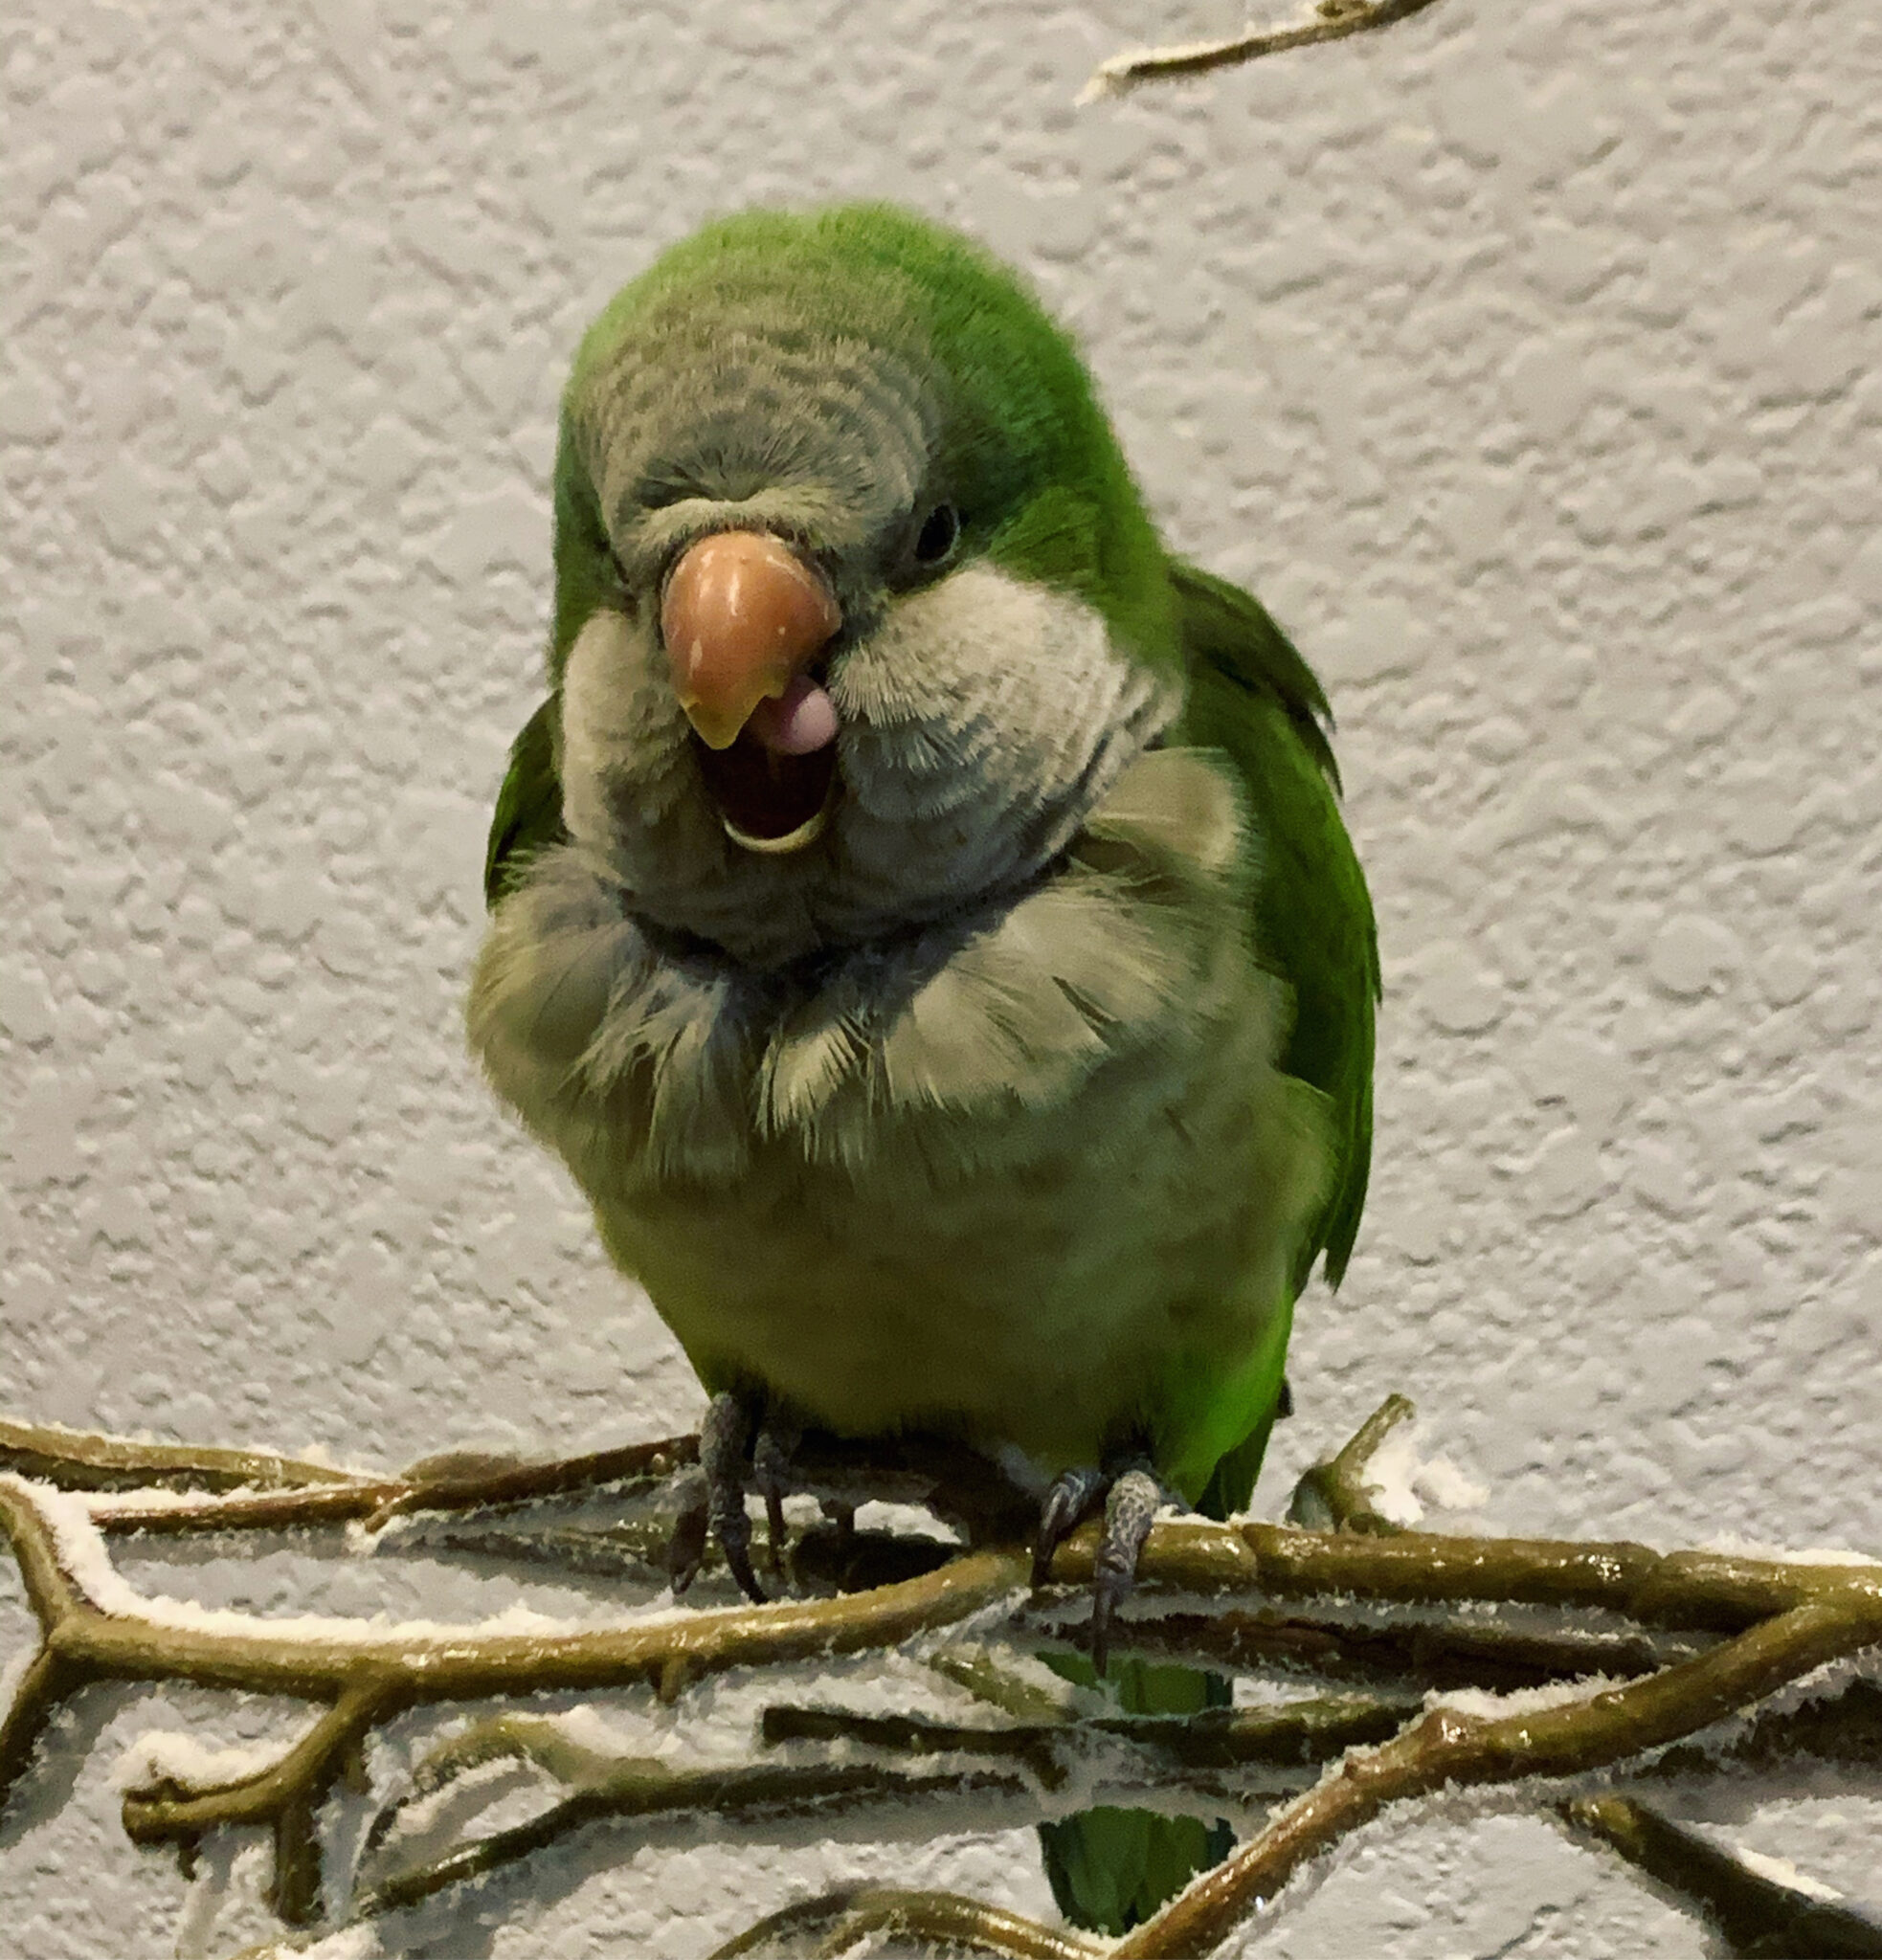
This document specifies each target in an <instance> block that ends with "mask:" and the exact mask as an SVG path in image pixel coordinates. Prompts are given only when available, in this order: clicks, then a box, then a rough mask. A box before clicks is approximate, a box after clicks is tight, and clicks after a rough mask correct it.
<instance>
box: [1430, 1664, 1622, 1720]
mask: <svg viewBox="0 0 1882 1960" xmlns="http://www.w3.org/2000/svg"><path fill="white" fill-rule="evenodd" d="M1625 1685H1626V1683H1625V1682H1619V1681H1616V1680H1614V1679H1612V1678H1611V1677H1610V1676H1608V1675H1604V1674H1591V1675H1587V1676H1585V1677H1584V1678H1583V1679H1581V1680H1580V1681H1552V1682H1543V1684H1542V1685H1541V1686H1540V1687H1534V1688H1512V1689H1511V1690H1510V1691H1509V1692H1508V1693H1507V1694H1501V1695H1498V1694H1492V1693H1491V1692H1490V1690H1489V1689H1488V1688H1433V1689H1432V1690H1431V1691H1430V1692H1429V1693H1428V1694H1427V1695H1426V1696H1425V1697H1424V1705H1425V1707H1426V1708H1448V1709H1450V1710H1452V1711H1453V1712H1455V1713H1456V1714H1459V1715H1469V1716H1475V1717H1480V1718H1482V1719H1483V1720H1484V1721H1487V1722H1500V1721H1502V1720H1503V1719H1504V1717H1505V1716H1509V1715H1534V1714H1537V1713H1539V1712H1540V1711H1541V1710H1542V1709H1544V1708H1559V1707H1562V1706H1564V1705H1565V1704H1568V1703H1571V1702H1584V1701H1586V1700H1587V1699H1588V1698H1589V1696H1591V1695H1598V1694H1601V1693H1602V1692H1603V1691H1604V1690H1606V1689H1608V1688H1618V1687H1624V1686H1625Z"/></svg>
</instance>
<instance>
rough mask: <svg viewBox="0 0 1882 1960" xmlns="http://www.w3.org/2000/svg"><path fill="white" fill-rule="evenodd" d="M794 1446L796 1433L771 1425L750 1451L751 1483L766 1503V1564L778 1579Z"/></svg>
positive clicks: (782, 1552)
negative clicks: (755, 1485) (785, 1502)
mask: <svg viewBox="0 0 1882 1960" xmlns="http://www.w3.org/2000/svg"><path fill="white" fill-rule="evenodd" d="M795 1443H796V1436H795V1432H794V1431H792V1430H790V1429H786V1428H784V1427H782V1426H780V1425H778V1424H775V1423H772V1422H768V1423H767V1424H766V1425H765V1427H764V1428H763V1429H761V1430H760V1431H759V1432H758V1440H757V1442H756V1443H755V1444H754V1445H753V1446H752V1450H751V1475H752V1481H754V1482H755V1483H756V1484H757V1486H758V1492H759V1495H760V1496H761V1497H763V1499H764V1501H765V1529H766V1531H767V1533H768V1541H767V1546H766V1561H765V1562H766V1564H767V1565H769V1566H770V1567H771V1570H772V1576H773V1578H775V1579H782V1578H783V1576H784V1493H785V1492H786V1490H788V1489H789V1488H790V1484H791V1452H792V1450H793V1448H794V1447H795ZM853 1515H854V1513H852V1516H853Z"/></svg>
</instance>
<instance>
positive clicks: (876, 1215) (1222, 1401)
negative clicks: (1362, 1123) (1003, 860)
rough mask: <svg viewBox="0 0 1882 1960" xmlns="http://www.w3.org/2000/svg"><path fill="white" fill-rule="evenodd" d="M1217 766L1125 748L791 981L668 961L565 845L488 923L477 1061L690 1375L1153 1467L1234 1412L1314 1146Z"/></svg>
mask: <svg viewBox="0 0 1882 1960" xmlns="http://www.w3.org/2000/svg"><path fill="white" fill-rule="evenodd" d="M1258 849H1259V845H1258V840H1257V839H1255V838H1253V837H1252V836H1250V835H1249V834H1248V832H1247V830H1246V828H1245V824H1244V821H1243V814H1242V812H1241V809H1240V806H1239V803H1238V799H1237V795H1236V792H1235V791H1234V789H1233V788H1232V786H1231V783H1230V781H1229V778H1228V776H1227V774H1226V771H1225V769H1224V768H1222V766H1221V761H1220V759H1219V758H1215V757H1214V756H1212V755H1211V754H1210V753H1209V752H1207V751H1191V750H1150V751H1147V752H1145V753H1143V754H1141V755H1139V756H1138V757H1137V759H1136V760H1135V761H1134V762H1133V763H1131V765H1130V766H1129V767H1128V768H1123V769H1122V770H1121V771H1120V772H1119V774H1118V775H1117V777H1116V779H1115V780H1114V782H1113V783H1112V784H1111V786H1110V788H1109V791H1108V792H1107V793H1106V794H1105V796H1104V797H1103V798H1102V799H1101V800H1100V801H1099V802H1098V804H1097V806H1096V808H1095V810H1093V811H1092V812H1090V813H1088V814H1087V820H1086V821H1085V823H1084V825H1083V827H1082V829H1081V830H1080V832H1079V833H1078V835H1077V836H1076V837H1075V838H1074V840H1073V841H1072V843H1071V846H1070V850H1069V855H1068V856H1067V857H1065V858H1064V859H1063V860H1062V862H1061V864H1060V866H1059V868H1057V869H1056V870H1055V872H1054V873H1053V875H1051V876H1050V877H1048V878H1045V879H1043V880H1038V881H1035V882H1034V883H1032V884H1031V885H1029V886H1028V887H1027V888H1025V889H1024V890H1023V891H1022V892H1021V893H1019V895H1017V896H1014V897H1010V898H1004V899H999V900H996V901H992V902H986V903H983V904H982V905H981V906H979V907H977V908H975V909H973V910H971V911H969V912H967V913H966V914H965V915H964V916H957V917H955V918H954V919H952V920H950V921H946V922H936V923H934V924H930V925H929V926H927V927H926V928H924V929H922V930H919V931H916V932H913V933H905V934H902V935H900V936H898V937H896V938H895V939H893V940H891V941H886V942H881V943H877V944H873V945H870V946H867V947H860V948H858V949H856V950H855V951H854V952H853V953H851V954H850V955H848V956H847V957H844V958H841V959H840V960H837V961H836V962H835V963H834V964H830V965H827V966H824V967H823V968H821V969H820V970H819V972H818V979H817V981H816V984H814V985H813V984H810V983H809V982H807V981H805V980H802V979H794V978H792V977H791V976H789V975H788V974H786V973H779V972H773V973H766V972H763V971H760V970H755V969H751V968H750V967H746V966H743V965H741V964H739V963H737V962H734V961H731V960H728V959H726V958H724V957H723V956H719V955H715V954H713V953H711V952H710V951H706V950H701V949H700V948H699V947H697V945H696V944H693V943H689V944H688V945H687V946H686V947H678V946H676V945H675V944H674V943H672V942H671V941H670V940H669V939H668V938H667V937H666V936H665V935H663V934H662V933H661V931H660V930H659V928H658V927H652V926H649V924H647V923H646V921H645V920H644V918H643V917H641V916H640V915H639V912H638V911H637V909H636V905H635V899H634V896H633V895H632V894H631V892H630V889H629V888H628V886H627V885H626V884H625V883H624V882H623V881H622V880H621V879H620V877H619V875H618V872H617V871H616V870H615V869H613V868H612V867H611V865H610V863H609V860H608V859H607V858H606V857H602V856H601V855H600V854H598V853H596V852H595V851H594V850H593V849H590V848H586V847H584V845H583V844H582V843H581V842H580V841H579V837H578V840H577V842H576V843H574V844H572V845H570V846H566V847H563V848H561V849H559V850H555V851H551V852H549V853H547V854H545V855H544V856H543V857H541V858H540V859H538V860H537V861H536V863H535V865H534V866H533V867H532V869H531V871H530V873H529V874H528V875H527V878H526V880H525V881H524V882H523V883H522V884H521V885H520V886H519V887H518V888H517V889H516V890H515V891H514V892H513V893H512V894H511V895H510V896H509V897H508V898H507V899H506V900H505V901H504V903H503V904H502V906H501V907H500V908H499V911H498V914H497V918H496V922H495V924H494V926H493V929H492V932H491V935H490V938H489V940H488V941H487V943H486V945H485V947H484V950H483V953H482V958H481V960H480V963H479V968H478V972H477V977H476V981H475V984H474V987H473V992H472V1002H471V1011H470V1023H471V1034H472V1039H473V1043H474V1045H475V1046H476V1047H477V1049H478V1051H479V1052H480V1053H481V1055H482V1058H483V1061H484V1064H485V1066H486V1068H487V1069H488V1071H489V1074H490V1076H491V1079H492V1080H493V1081H494V1082H495V1084H496V1086H497V1087H498V1089H499V1090H500V1092H501V1093H503V1094H504V1096H505V1097H506V1098H507V1099H508V1100H509V1102H510V1103H512V1104H513V1105H514V1106H515V1107H516V1109H517V1110H518V1111H519V1112H520V1113H521V1114H522V1116H523V1117H524V1119H525V1120H526V1122H527V1123H528V1124H529V1125H530V1126H531V1128H532V1129H534V1130H535V1131H536V1132H537V1134H538V1135H540V1136H541V1137H542V1138H543V1139H544V1140H545V1141H546V1142H548V1143H549V1144H550V1145H551V1146H552V1147H555V1148H556V1149H557V1150H558V1151H559V1152H560V1153H561V1154H562V1155H563V1157H564V1158H565V1159H566V1161H567V1162H568V1163H569V1165H570V1167H571V1170H572V1171H573V1173H574V1175H575V1176H576V1178H577V1180H578V1181H579V1182H580V1184H581V1185H582V1188H583V1189H584V1191H585V1192H587V1194H588V1196H589V1198H590V1199H591V1201H592V1202H593V1204H594V1210H595V1214H596V1217H597V1220H598V1222H599V1225H600V1228H601V1231H602V1234H603V1236H604V1238H605V1240H606V1243H607V1245H608V1247H609V1250H610V1252H611V1253H612V1255H613V1256H614V1258H616V1261H617V1263H618V1264H620V1265H621V1267H622V1268H623V1269H624V1270H626V1271H627V1272H629V1273H630V1274H632V1275H634V1276H636V1277H638V1278H639V1280H640V1281H642V1283H643V1284H644V1285H645V1287H646V1289H647V1292H648V1295H649V1297H650V1298H651V1300H652V1301H653V1303H654V1305H655V1306H656V1307H657V1309H658V1310H659V1311H660V1313H661V1316H662V1318H663V1319H665V1321H666V1322H667V1324H668V1325H670V1326H671V1327H672V1329H673V1330H674V1332H675V1334H676V1335H677V1336H678V1337H679V1339H680V1341H681V1343H682V1344H683V1347H684V1348H686V1350H687V1353H688V1355H689V1357H690V1358H691V1359H692V1361H693V1363H694V1365H695V1367H696V1369H697V1370H698V1371H699V1373H700V1375H701V1378H702V1379H703V1380H704V1381H705V1382H706V1385H707V1386H708V1387H719V1386H728V1385H731V1384H732V1383H734V1382H739V1381H753V1382H762V1383H764V1384H765V1385H766V1386H767V1387H769V1388H770V1389H771V1390H772V1391H773V1392H775V1393H778V1394H781V1395H783V1396H784V1397H786V1398H787V1399H788V1400H789V1401H790V1402H792V1403H793V1404H795V1406H796V1407H797V1409H798V1410H799V1411H800V1412H801V1413H802V1414H804V1415H806V1416H807V1417H809V1418H810V1419H811V1420H813V1421H815V1422H818V1423H819V1424H821V1425H823V1426H825V1427H828V1428H830V1429H833V1430H835V1431H837V1432H839V1433H842V1434H850V1435H858V1436H869V1435H877V1434H883V1433H885V1432H891V1431H894V1430H897V1429H903V1428H915V1429H922V1430H929V1431H934V1432H939V1433H947V1434H952V1435H955V1436H958V1437H962V1438H963V1439H965V1440H967V1441H969V1442H971V1443H974V1444H975V1445H976V1446H979V1447H983V1448H986V1449H988V1450H990V1451H998V1450H1000V1449H1003V1448H1007V1447H1017V1448H1018V1449H1019V1450H1020V1451H1022V1452H1024V1453H1025V1454H1026V1455H1027V1456H1028V1457H1030V1458H1031V1459H1033V1461H1034V1462H1035V1463H1036V1464H1037V1465H1038V1466H1039V1468H1040V1469H1041V1470H1042V1472H1043V1473H1045V1474H1051V1473H1053V1472H1056V1471H1057V1470H1059V1469H1062V1468H1064V1467H1067V1466H1068V1465H1071V1464H1074V1463H1087V1462H1092V1461H1095V1460H1097V1459H1098V1458H1099V1456H1100V1454H1101V1453H1102V1451H1103V1450H1104V1448H1105V1447H1107V1446H1108V1445H1109V1444H1113V1443H1116V1442H1118V1441H1122V1440H1128V1439H1130V1437H1131V1436H1133V1435H1142V1436H1144V1437H1148V1438H1151V1439H1153V1440H1154V1447H1155V1451H1156V1455H1157V1459H1158V1461H1159V1463H1160V1465H1161V1466H1162V1467H1163V1468H1164V1470H1165V1472H1166V1474H1168V1475H1170V1476H1172V1477H1173V1478H1174V1479H1175V1480H1176V1481H1178V1483H1179V1484H1181V1485H1185V1486H1194V1487H1196V1488H1199V1485H1200V1482H1201V1481H1203V1480H1204V1479H1206V1476H1207V1474H1208V1470H1209V1468H1210V1466H1212V1465H1213V1463H1214V1461H1215V1460H1216V1459H1217V1458H1218V1457H1219V1456H1220V1455H1221V1454H1222V1452H1223V1451H1225V1450H1226V1449H1228V1448H1230V1447H1233V1445H1234V1444H1235V1443H1237V1442H1238V1441H1240V1440H1241V1438H1242V1437H1243V1436H1244V1435H1245V1434H1246V1433H1247V1432H1248V1431H1249V1430H1250V1429H1251V1428H1252V1427H1253V1426H1254V1425H1255V1423H1257V1422H1258V1421H1260V1420H1261V1419H1262V1418H1263V1417H1264V1416H1265V1415H1266V1413H1267V1404H1268V1402H1269V1401H1270V1400H1271V1397H1272V1395H1273V1393H1274V1392H1275V1391H1276V1389H1277V1387H1278V1380H1279V1374H1280V1367H1281V1357H1282V1351H1283V1349H1284V1348H1285V1342H1286V1336H1287V1325H1288V1309H1289V1303H1290V1300H1291V1284H1290V1276H1291V1273H1292V1270H1293V1265H1294V1261H1295V1258H1296V1256H1297V1254H1298V1252H1299V1250H1300V1248H1301V1246H1302V1244H1303V1243H1304V1240H1305V1236H1306V1235H1307V1234H1308V1233H1309V1232H1310V1231H1311V1223H1312V1220H1313V1218H1314V1216H1315V1215H1316V1214H1317V1210H1318V1207H1319V1206H1320V1204H1321V1202H1322V1200H1323V1196H1324V1191H1325V1179H1326V1172H1327V1164H1328V1159H1329V1147H1328V1136H1327V1124H1326V1118H1325V1110H1324V1105H1323V1099H1321V1098H1320V1097H1319V1096H1318V1095H1317V1093H1316V1092H1315V1091H1313V1090H1312V1089H1311V1088H1309V1087H1308V1086H1307V1085H1306V1084H1305V1083H1303V1082H1301V1081H1299V1080H1295V1079H1294V1078H1292V1077H1289V1076H1288V1075H1285V1074H1284V1073H1282V1072H1281V1070H1280V1069H1279V1068H1278V1067H1277V1065H1276V1059H1277V1057H1278V1055H1279V1052H1280V1049H1281V1045H1282V1043H1283V1042H1284V1040H1285V1038H1286V1036H1287V1032H1288V1020H1289V1015H1290V1013H1291V1003H1290V999H1289V996H1288V990H1287V989H1286V988H1285V986H1284V985H1283V984H1282V983H1281V982H1280V981H1278V980H1277V979H1275V978H1274V977H1273V976H1272V975H1270V974H1268V973H1266V972H1265V971H1263V970H1262V969H1260V968H1259V967H1258V965H1257V964H1256V962H1255V961H1254V959H1253V957H1252V955H1251V953H1250V951H1249V949H1248V947H1247V944H1246V931H1245V923H1244V922H1245V919H1246V916H1247V893H1248V888H1249V885H1250V882H1251V880H1253V878H1254V877H1256V876H1257V875H1258V871H1259V864H1258Z"/></svg>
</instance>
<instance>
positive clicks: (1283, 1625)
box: [1020, 1608, 1699, 1694]
mask: <svg viewBox="0 0 1882 1960" xmlns="http://www.w3.org/2000/svg"><path fill="white" fill-rule="evenodd" d="M1020 1624H1021V1625H1022V1626H1029V1627H1032V1628H1034V1629H1035V1630H1036V1632H1037V1636H1038V1637H1039V1639H1040V1640H1041V1641H1042V1643H1043V1644H1045V1645H1048V1646H1050V1645H1061V1646H1069V1647H1071V1648H1073V1649H1075V1650H1081V1651H1082V1643H1083V1642H1084V1638H1085V1636H1084V1631H1083V1628H1082V1627H1068V1626H1065V1625H1064V1624H1063V1623H1057V1622H1053V1621H1048V1620H1046V1619H1045V1618H1044V1616H1043V1615H1027V1616H1023V1617H1022V1618H1021V1620H1020ZM1111 1645H1112V1646H1113V1647H1115V1648H1117V1649H1119V1650H1120V1651H1128V1652H1130V1653H1132V1654H1154V1655H1156V1656H1157V1657H1158V1658H1159V1659H1171V1660H1175V1659H1184V1660H1199V1661H1208V1662H1210V1663H1211V1664H1213V1665H1215V1666H1219V1667H1220V1666H1227V1667H1234V1668H1241V1669H1244V1670H1248V1671H1254V1670H1257V1669H1259V1670H1262V1671H1273V1670H1276V1669H1278V1670H1280V1671H1282V1672H1285V1673H1294V1674H1311V1675H1314V1676H1317V1677H1318V1678H1320V1679H1321V1680H1325V1681H1342V1682H1400V1683H1404V1684H1407V1685H1412V1686H1416V1687H1419V1688H1460V1687H1478V1688H1485V1689H1489V1690H1490V1691H1491V1692H1493V1693H1498V1694H1507V1693H1508V1692H1509V1691H1510V1690H1511V1689H1512V1688H1526V1687H1541V1686H1544V1685H1546V1684H1547V1683H1549V1682H1557V1681H1582V1680H1585V1679H1587V1678H1588V1677H1589V1676H1590V1675H1598V1674H1599V1675H1606V1676H1609V1677H1612V1678H1614V1679H1616V1680H1624V1679H1627V1678H1629V1677H1631V1676H1635V1675H1642V1674H1651V1673H1652V1672H1653V1670H1654V1669H1655V1668H1657V1667H1664V1666H1666V1665H1667V1664H1668V1663H1669V1662H1670V1661H1673V1660H1683V1659H1688V1658H1689V1657H1690V1656H1691V1655H1692V1654H1693V1653H1695V1652H1697V1651H1699V1649H1698V1647H1697V1646H1696V1645H1695V1644H1694V1642H1692V1640H1690V1639H1681V1638H1680V1637H1677V1636H1668V1635H1657V1636H1655V1635H1646V1634H1592V1633H1577V1632H1549V1633H1539V1632H1538V1633H1532V1632H1528V1631H1525V1630H1520V1629H1517V1628H1514V1627H1506V1626H1496V1625H1488V1626H1487V1625H1473V1624H1472V1623H1471V1622H1469V1621H1468V1620H1466V1621H1456V1620H1452V1621H1445V1622H1429V1621H1408V1620H1390V1621H1387V1622H1385V1623H1384V1624H1381V1625H1363V1624H1355V1622H1354V1621H1353V1620H1351V1619H1334V1618H1316V1617H1311V1616H1306V1615H1297V1614H1279V1613H1263V1612H1254V1613H1250V1612H1246V1611H1242V1610H1237V1609H1234V1608H1220V1609H1218V1610H1217V1611H1216V1612H1214V1613H1170V1614H1158V1615H1132V1616H1131V1617H1130V1618H1128V1619H1121V1620H1117V1621H1114V1622H1113V1623H1112V1630H1111Z"/></svg>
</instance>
